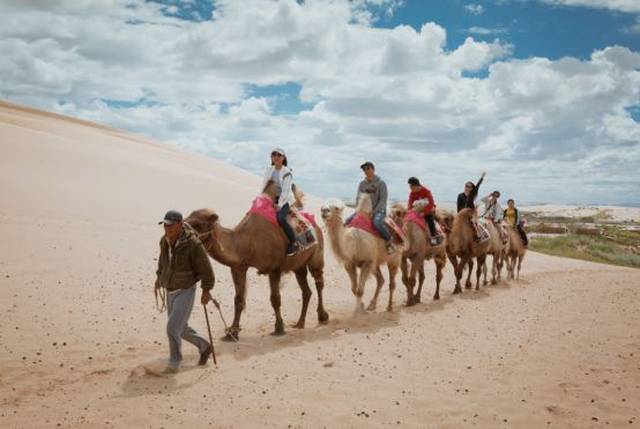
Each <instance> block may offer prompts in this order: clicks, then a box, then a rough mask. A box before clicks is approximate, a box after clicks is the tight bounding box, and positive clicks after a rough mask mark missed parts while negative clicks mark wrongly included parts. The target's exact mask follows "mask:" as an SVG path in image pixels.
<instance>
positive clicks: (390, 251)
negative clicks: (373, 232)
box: [384, 241, 396, 255]
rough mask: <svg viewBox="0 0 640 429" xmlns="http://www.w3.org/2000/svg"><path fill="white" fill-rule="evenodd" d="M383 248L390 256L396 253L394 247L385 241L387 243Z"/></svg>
mask: <svg viewBox="0 0 640 429" xmlns="http://www.w3.org/2000/svg"><path fill="white" fill-rule="evenodd" d="M384 248H385V249H386V250H387V254H388V255H392V254H393V252H395V251H396V246H394V245H393V243H392V242H390V241H387V243H386V244H385V245H384Z"/></svg>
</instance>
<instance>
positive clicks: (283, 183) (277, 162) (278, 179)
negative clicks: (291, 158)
mask: <svg viewBox="0 0 640 429" xmlns="http://www.w3.org/2000/svg"><path fill="white" fill-rule="evenodd" d="M287 164H288V161H287V156H286V154H285V152H284V150H283V149H282V148H279V147H277V148H275V149H273V150H272V151H271V166H269V167H267V169H266V170H265V172H264V178H263V183H262V189H264V188H265V187H266V186H267V183H269V181H270V180H271V181H273V182H274V183H275V184H276V201H274V204H275V205H276V210H277V219H278V224H279V225H280V227H281V228H282V229H283V231H284V233H285V234H286V236H287V239H288V240H289V244H288V245H287V256H291V255H295V253H296V252H297V251H298V243H297V241H296V235H295V233H294V232H293V228H291V225H289V222H288V221H287V216H288V215H289V211H290V210H291V207H292V206H293V204H294V203H295V196H294V194H293V190H292V185H293V175H292V173H291V169H290V168H289V167H288V165H287Z"/></svg>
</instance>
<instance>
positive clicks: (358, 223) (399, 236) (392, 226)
mask: <svg viewBox="0 0 640 429" xmlns="http://www.w3.org/2000/svg"><path fill="white" fill-rule="evenodd" d="M384 223H385V224H386V225H387V228H389V231H390V232H391V235H392V236H394V238H395V239H396V241H399V242H400V243H402V242H404V232H402V230H401V229H400V227H399V226H398V225H396V223H395V222H394V221H393V220H391V219H390V218H386V219H385V220H384ZM347 226H349V227H352V228H358V229H361V230H363V231H367V232H368V233H370V234H373V235H375V236H376V237H380V238H382V236H381V235H380V233H379V232H378V230H377V229H376V228H375V227H374V226H373V220H371V218H370V217H369V216H367V215H365V214H363V213H356V215H355V216H354V217H353V219H351V222H350V223H349V225H347Z"/></svg>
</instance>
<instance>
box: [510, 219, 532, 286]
mask: <svg viewBox="0 0 640 429" xmlns="http://www.w3.org/2000/svg"><path fill="white" fill-rule="evenodd" d="M505 229H506V231H507V233H508V234H509V244H508V245H507V251H506V262H507V277H508V278H509V279H511V280H513V279H514V269H515V267H516V261H517V263H518V274H517V276H515V279H516V280H519V279H520V268H521V267H522V260H523V259H524V255H525V254H526V253H527V248H526V247H525V245H524V242H523V241H522V237H521V236H520V233H519V232H518V231H517V230H516V229H515V227H513V226H511V225H506V226H505Z"/></svg>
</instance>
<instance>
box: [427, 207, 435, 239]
mask: <svg viewBox="0 0 640 429" xmlns="http://www.w3.org/2000/svg"><path fill="white" fill-rule="evenodd" d="M424 220H426V221H427V225H428V226H429V232H430V233H431V237H435V236H436V218H435V216H434V215H433V213H429V214H428V215H426V216H425V217H424Z"/></svg>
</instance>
